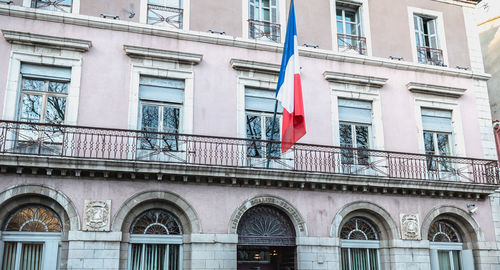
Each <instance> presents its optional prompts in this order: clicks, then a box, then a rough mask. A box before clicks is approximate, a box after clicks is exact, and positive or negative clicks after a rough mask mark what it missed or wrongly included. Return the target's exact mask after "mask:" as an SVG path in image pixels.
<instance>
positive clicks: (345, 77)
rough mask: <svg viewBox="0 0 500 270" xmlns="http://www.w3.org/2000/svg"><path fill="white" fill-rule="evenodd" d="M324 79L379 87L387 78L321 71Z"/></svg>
mask: <svg viewBox="0 0 500 270" xmlns="http://www.w3.org/2000/svg"><path fill="white" fill-rule="evenodd" d="M323 76H324V77H325V80H327V81H329V82H339V83H346V84H357V85H362V86H369V87H374V88H381V87H382V86H384V85H385V83H386V82H387V78H380V77H373V76H364V75H359V74H350V73H341V72H333V71H325V72H324V73H323Z"/></svg>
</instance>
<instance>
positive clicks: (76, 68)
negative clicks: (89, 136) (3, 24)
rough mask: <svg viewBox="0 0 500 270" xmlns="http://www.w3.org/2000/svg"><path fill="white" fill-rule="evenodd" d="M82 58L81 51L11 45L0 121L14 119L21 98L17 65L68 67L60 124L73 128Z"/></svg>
mask: <svg viewBox="0 0 500 270" xmlns="http://www.w3.org/2000/svg"><path fill="white" fill-rule="evenodd" d="M82 57H83V54H82V53H81V52H76V51H71V50H65V49H59V50H47V49H46V48H44V47H38V46H26V45H20V44H12V53H11V58H10V66H9V71H8V75H7V77H8V80H7V88H6V91H5V98H4V109H3V114H2V117H3V119H5V120H16V117H17V114H18V112H19V109H18V106H19V100H20V95H21V92H20V87H21V80H22V76H21V65H22V64H23V63H26V64H35V65H45V66H57V67H66V68H71V79H70V80H71V81H70V83H69V85H68V94H67V99H66V115H65V120H64V124H67V125H76V124H77V120H78V119H77V118H78V105H79V103H80V102H79V101H80V81H81V72H82Z"/></svg>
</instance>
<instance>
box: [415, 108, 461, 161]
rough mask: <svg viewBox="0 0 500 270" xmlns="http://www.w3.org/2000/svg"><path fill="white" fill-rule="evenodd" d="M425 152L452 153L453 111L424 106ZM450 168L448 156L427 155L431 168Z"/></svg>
mask: <svg viewBox="0 0 500 270" xmlns="http://www.w3.org/2000/svg"><path fill="white" fill-rule="evenodd" d="M422 128H423V131H424V145H425V153H426V154H427V155H438V156H449V155H451V154H452V148H451V146H452V143H451V139H452V133H453V125H452V119H451V111H446V110H436V109H427V108H422ZM438 166H439V169H440V170H446V171H447V170H448V169H449V163H448V161H447V159H446V158H432V157H427V167H428V168H429V169H430V170H437V169H438Z"/></svg>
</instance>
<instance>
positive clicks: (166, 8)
mask: <svg viewBox="0 0 500 270" xmlns="http://www.w3.org/2000/svg"><path fill="white" fill-rule="evenodd" d="M183 13H184V10H183V9H182V0H148V21H147V23H148V24H153V25H161V26H170V27H175V28H178V29H182V21H183Z"/></svg>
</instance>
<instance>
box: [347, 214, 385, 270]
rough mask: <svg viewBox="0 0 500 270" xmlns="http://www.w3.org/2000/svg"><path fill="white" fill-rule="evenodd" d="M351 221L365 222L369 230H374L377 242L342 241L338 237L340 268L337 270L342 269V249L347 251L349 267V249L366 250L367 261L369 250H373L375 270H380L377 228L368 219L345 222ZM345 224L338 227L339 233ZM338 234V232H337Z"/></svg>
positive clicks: (361, 218)
mask: <svg viewBox="0 0 500 270" xmlns="http://www.w3.org/2000/svg"><path fill="white" fill-rule="evenodd" d="M352 219H360V220H362V221H363V222H366V223H367V224H368V225H369V226H370V228H371V229H373V230H374V232H375V234H376V235H375V236H376V239H377V240H354V239H343V238H341V236H340V235H339V238H340V253H339V254H340V261H339V263H340V267H339V269H343V261H342V257H343V256H342V249H347V253H348V258H347V259H348V261H349V266H350V265H351V249H364V250H366V252H367V257H366V258H367V259H368V258H369V257H370V253H369V252H370V249H372V250H375V251H376V253H377V255H376V256H377V269H378V270H380V269H382V268H381V267H380V266H381V262H380V234H379V232H377V228H376V227H375V224H373V222H372V221H371V220H370V219H367V218H363V217H352V218H349V219H348V220H347V222H349V221H351V220H352ZM347 222H345V223H344V224H343V225H342V226H341V227H340V231H342V229H343V228H344V226H345V225H346V223H347ZM339 234H340V232H339ZM368 263H369V260H368Z"/></svg>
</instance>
